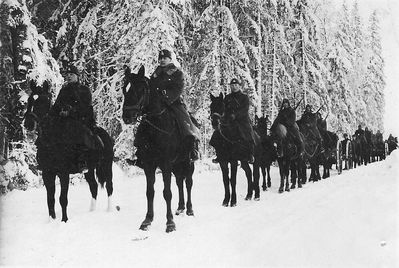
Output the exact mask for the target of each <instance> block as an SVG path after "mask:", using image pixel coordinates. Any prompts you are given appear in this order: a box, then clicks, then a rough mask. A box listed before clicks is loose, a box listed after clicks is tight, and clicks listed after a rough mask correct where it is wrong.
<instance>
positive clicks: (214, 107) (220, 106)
mask: <svg viewBox="0 0 399 268" xmlns="http://www.w3.org/2000/svg"><path fill="white" fill-rule="evenodd" d="M210 98H211V105H210V108H211V120H212V127H213V128H214V129H216V128H217V127H218V126H219V124H220V119H221V118H222V116H223V114H224V110H225V106H224V97H223V94H222V93H220V94H219V96H216V97H215V96H213V95H212V93H211V94H210Z"/></svg>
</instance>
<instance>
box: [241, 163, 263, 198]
mask: <svg viewBox="0 0 399 268" xmlns="http://www.w3.org/2000/svg"><path fill="white" fill-rule="evenodd" d="M241 168H242V169H243V170H244V171H245V176H246V177H247V185H248V186H247V196H246V197H245V200H251V199H252V191H253V189H254V186H253V181H252V171H251V167H250V166H249V164H248V162H245V161H241ZM258 181H259V169H258ZM258 184H259V183H258ZM258 186H259V185H258Z"/></svg>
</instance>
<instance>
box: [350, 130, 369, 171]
mask: <svg viewBox="0 0 399 268" xmlns="http://www.w3.org/2000/svg"><path fill="white" fill-rule="evenodd" d="M354 149H355V152H354V153H355V160H356V161H355V167H356V164H357V165H359V166H360V165H362V164H364V165H367V164H368V163H369V162H370V145H369V144H368V142H367V139H366V136H365V135H364V134H360V135H356V136H355V139H354Z"/></svg>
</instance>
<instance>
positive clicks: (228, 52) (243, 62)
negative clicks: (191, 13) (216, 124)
mask: <svg viewBox="0 0 399 268" xmlns="http://www.w3.org/2000/svg"><path fill="white" fill-rule="evenodd" d="M195 32H196V35H195V41H194V42H195V45H194V50H193V53H194V57H193V59H194V61H193V62H192V64H193V65H192V66H193V67H192V68H193V69H196V70H197V73H198V74H199V75H198V76H197V79H196V81H195V86H196V87H197V88H201V90H202V93H203V94H202V95H203V99H202V100H201V102H202V104H200V105H199V106H202V107H204V109H209V105H207V100H208V99H209V93H211V92H212V93H214V94H216V93H217V94H219V92H223V93H229V88H228V83H229V81H230V79H232V78H233V77H236V78H238V79H240V81H241V82H242V85H243V90H244V92H246V93H247V94H248V95H249V96H250V100H251V102H252V103H255V102H256V101H255V99H256V98H257V96H256V92H255V84H254V80H253V78H252V77H251V74H250V70H249V67H248V63H249V59H248V55H247V52H246V50H245V47H244V44H243V42H242V41H241V40H240V38H239V32H238V28H237V25H236V23H235V21H234V18H233V16H232V14H231V11H230V9H229V8H228V7H226V6H224V5H222V6H221V5H215V4H213V3H211V4H210V5H209V6H208V7H207V8H206V9H205V10H204V12H203V13H202V15H201V18H200V19H199V20H198V22H197V24H196V28H195ZM251 110H253V107H252V108H251ZM252 113H253V112H252Z"/></svg>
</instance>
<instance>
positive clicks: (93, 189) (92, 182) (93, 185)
mask: <svg viewBox="0 0 399 268" xmlns="http://www.w3.org/2000/svg"><path fill="white" fill-rule="evenodd" d="M85 179H86V181H87V183H88V184H89V188H90V193H91V203H90V211H94V210H95V209H96V200H97V193H98V183H97V181H96V178H95V177H94V169H92V168H90V169H89V171H88V172H87V173H85Z"/></svg>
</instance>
